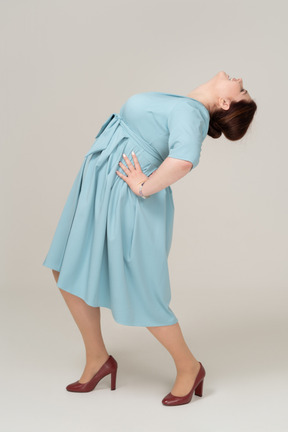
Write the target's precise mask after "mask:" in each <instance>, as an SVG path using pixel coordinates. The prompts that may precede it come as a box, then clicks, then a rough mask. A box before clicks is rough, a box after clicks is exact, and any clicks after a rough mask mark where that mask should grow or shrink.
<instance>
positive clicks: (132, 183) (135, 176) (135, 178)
mask: <svg viewBox="0 0 288 432" xmlns="http://www.w3.org/2000/svg"><path fill="white" fill-rule="evenodd" d="M123 158H124V160H125V162H126V164H127V166H128V168H127V167H126V165H124V164H123V163H122V162H119V165H120V167H121V168H122V170H123V171H124V172H125V174H127V175H124V174H122V173H120V171H116V174H117V175H118V176H119V177H121V178H122V180H124V181H125V182H126V183H127V184H128V186H129V187H130V189H131V190H132V191H133V192H134V193H135V194H136V195H138V196H140V195H139V187H140V182H141V181H145V180H147V179H148V176H146V175H145V174H144V173H143V172H142V169H141V167H140V164H139V162H138V159H137V156H136V155H135V153H134V152H132V158H133V162H134V165H135V166H134V165H133V164H132V162H131V161H130V159H129V158H128V157H127V156H126V155H125V154H124V153H123Z"/></svg>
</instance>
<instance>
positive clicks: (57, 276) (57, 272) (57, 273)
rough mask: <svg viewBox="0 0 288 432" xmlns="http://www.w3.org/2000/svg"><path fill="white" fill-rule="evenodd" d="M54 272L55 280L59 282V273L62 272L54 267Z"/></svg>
mask: <svg viewBox="0 0 288 432" xmlns="http://www.w3.org/2000/svg"><path fill="white" fill-rule="evenodd" d="M52 273H53V276H54V279H55V281H56V283H57V282H58V278H59V274H60V272H59V271H57V270H54V269H52Z"/></svg>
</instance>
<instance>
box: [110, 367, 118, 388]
mask: <svg viewBox="0 0 288 432" xmlns="http://www.w3.org/2000/svg"><path fill="white" fill-rule="evenodd" d="M116 375H117V369H115V371H113V372H111V390H116Z"/></svg>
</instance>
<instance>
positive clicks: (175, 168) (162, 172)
mask: <svg viewBox="0 0 288 432" xmlns="http://www.w3.org/2000/svg"><path fill="white" fill-rule="evenodd" d="M192 166H193V165H192V162H189V161H185V160H182V159H175V158H171V157H169V156H168V157H167V158H166V159H165V160H164V161H163V162H162V164H161V165H160V166H159V167H158V168H157V169H156V170H155V171H153V173H152V174H151V175H150V176H149V177H148V180H146V181H145V183H144V185H143V187H142V193H143V195H144V196H148V195H152V194H154V193H156V192H159V191H160V190H162V189H165V188H166V187H168V186H170V185H171V184H172V183H175V182H176V181H177V180H180V179H181V178H182V177H184V176H185V175H186V174H188V172H189V171H190V170H191V169H192Z"/></svg>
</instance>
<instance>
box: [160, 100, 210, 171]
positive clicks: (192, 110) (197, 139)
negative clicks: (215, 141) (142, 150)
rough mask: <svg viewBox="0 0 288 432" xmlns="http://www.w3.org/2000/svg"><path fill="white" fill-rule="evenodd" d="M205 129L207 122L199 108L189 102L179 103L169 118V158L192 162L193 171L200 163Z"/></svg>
mask: <svg viewBox="0 0 288 432" xmlns="http://www.w3.org/2000/svg"><path fill="white" fill-rule="evenodd" d="M205 129H206V125H205V120H204V119H203V117H202V114H201V111H200V110H199V109H198V108H197V107H194V106H192V105H191V104H190V103H189V102H184V103H183V102H181V103H178V104H177V105H176V106H174V108H172V110H171V112H170V114H169V117H168V130H169V139H168V146H169V154H168V156H169V157H172V158H176V159H183V160H187V161H190V162H192V164H193V167H192V169H193V168H195V167H196V166H197V165H198V163H199V159H200V153H201V147H202V142H203V140H204V137H205Z"/></svg>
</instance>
